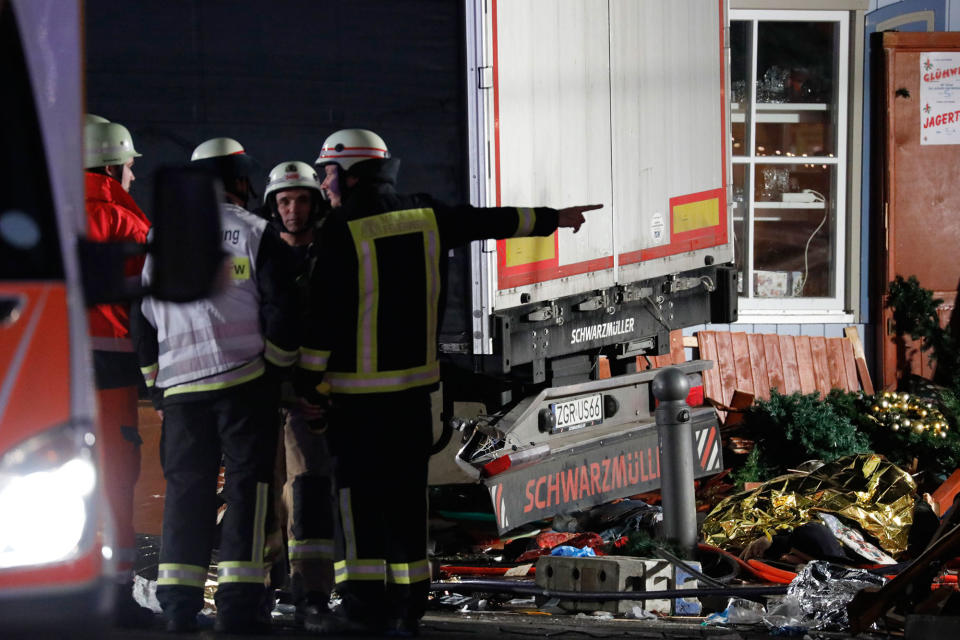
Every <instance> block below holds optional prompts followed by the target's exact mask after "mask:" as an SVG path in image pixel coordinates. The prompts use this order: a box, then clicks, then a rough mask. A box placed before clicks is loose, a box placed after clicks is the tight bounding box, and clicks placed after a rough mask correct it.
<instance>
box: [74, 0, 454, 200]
mask: <svg viewBox="0 0 960 640" xmlns="http://www.w3.org/2000/svg"><path fill="white" fill-rule="evenodd" d="M85 6H86V65H87V66H86V69H87V109H88V111H89V112H91V113H95V114H98V115H101V116H104V117H106V118H108V119H110V120H114V121H116V122H119V123H121V124H124V125H125V126H127V128H129V129H130V131H131V133H132V134H133V138H134V144H135V146H136V148H137V151H139V152H140V153H142V154H143V157H142V158H139V159H137V161H136V166H135V169H134V171H135V173H136V175H137V181H136V183H135V184H134V186H133V188H132V190H131V192H132V194H133V196H134V198H135V199H136V200H137V201H138V203H139V204H140V205H141V206H142V207H143V208H144V210H145V211H147V212H148V214H149V210H150V207H151V200H152V184H151V174H152V173H153V170H154V169H156V167H157V166H159V165H160V164H166V163H181V162H184V161H187V160H189V157H190V154H191V152H192V151H193V148H194V147H195V146H196V145H197V144H199V143H200V142H202V141H203V140H206V139H207V138H211V137H214V136H228V137H231V138H235V139H237V140H239V141H240V143H241V144H243V145H244V147H245V148H246V150H247V152H248V153H250V154H251V155H253V156H254V157H255V158H256V159H257V160H258V161H259V162H260V164H261V165H262V175H261V176H260V177H259V180H257V181H255V183H254V184H255V186H256V188H257V191H258V193H259V194H261V196H262V193H263V183H264V182H265V178H266V173H267V172H268V171H269V170H270V169H271V168H272V167H273V166H274V165H276V164H277V163H279V162H283V161H286V160H303V161H305V162H308V163H310V164H312V163H313V161H314V160H315V159H316V157H317V154H318V152H319V151H320V146H321V144H322V143H323V140H324V139H325V138H326V137H327V135H329V134H330V133H332V132H333V131H335V130H337V129H340V128H344V127H362V128H367V129H372V130H374V131H376V132H377V133H379V134H380V135H381V136H382V137H383V138H384V139H385V140H386V142H387V145H388V147H389V148H390V151H391V153H392V154H393V155H394V156H396V157H399V158H401V159H402V165H401V172H400V183H399V188H400V190H401V191H408V192H413V191H425V192H429V193H432V194H433V195H434V196H436V197H438V198H440V199H443V200H447V201H463V200H466V198H467V188H466V185H467V182H466V177H467V176H466V169H465V167H466V162H465V158H466V117H465V113H466V107H465V92H466V89H465V78H466V71H465V64H466V63H465V58H464V37H463V30H464V27H463V20H464V17H463V5H462V3H461V2H457V1H455V0H330V1H327V0H271V1H269V2H267V1H255V0H137V2H130V3H124V2H122V3H118V2H116V1H115V0H87V2H86V5H85ZM257 204H259V203H257Z"/></svg>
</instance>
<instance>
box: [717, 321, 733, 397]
mask: <svg viewBox="0 0 960 640" xmlns="http://www.w3.org/2000/svg"><path fill="white" fill-rule="evenodd" d="M716 338H717V365H718V366H719V367H720V387H721V389H723V398H722V399H721V402H723V404H729V403H730V399H731V398H733V390H734V389H736V388H737V370H736V365H735V363H734V356H733V341H732V340H731V339H730V332H729V331H718V332H717V333H716Z"/></svg>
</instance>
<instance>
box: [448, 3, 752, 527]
mask: <svg viewBox="0 0 960 640" xmlns="http://www.w3.org/2000/svg"><path fill="white" fill-rule="evenodd" d="M467 14H468V15H467V40H468V47H467V59H468V66H469V73H470V75H469V77H470V79H471V80H470V82H469V84H470V90H469V91H470V98H469V100H468V110H469V118H470V122H471V128H470V143H471V149H472V153H471V159H470V163H471V164H470V175H471V178H472V182H471V196H472V201H473V202H474V203H475V204H478V205H489V206H494V205H500V204H501V203H502V204H505V205H522V206H526V205H530V206H532V205H547V206H564V205H568V204H570V203H595V202H600V203H603V204H604V208H603V209H602V210H599V211H595V212H590V213H588V214H587V216H588V219H587V224H586V225H585V226H584V227H583V228H582V229H581V230H580V232H579V233H578V234H576V235H574V234H573V233H572V232H571V231H570V230H566V229H564V230H560V231H559V232H558V233H556V234H554V235H553V236H551V237H549V238H530V239H527V238H524V239H511V240H501V241H486V242H476V243H474V244H473V246H472V247H471V248H470V250H469V259H468V260H464V263H465V264H468V265H469V266H468V268H465V269H464V273H462V274H460V277H459V278H458V277H456V274H451V278H450V287H449V288H450V293H449V295H448V307H447V314H448V317H447V319H446V323H445V326H446V327H447V330H446V331H445V332H444V334H443V339H442V340H441V345H440V348H441V351H442V353H444V354H445V360H446V366H445V369H444V375H443V398H444V399H443V407H444V408H443V420H444V422H445V425H446V426H447V427H453V428H454V429H457V430H459V431H460V432H461V433H462V436H461V437H460V438H457V439H456V440H458V441H457V442H454V443H451V444H446V443H441V444H445V445H446V447H447V448H446V449H445V450H444V451H445V453H444V454H443V455H442V456H439V457H440V458H441V460H440V463H441V464H442V462H443V458H445V457H446V458H448V457H449V456H450V455H451V454H452V455H455V462H456V465H455V466H453V467H452V468H453V469H455V472H452V473H450V472H442V471H438V470H436V469H435V470H433V471H432V479H433V480H432V481H433V482H434V483H436V484H440V483H453V482H464V481H468V482H469V481H474V482H482V483H483V484H484V485H486V487H487V489H488V491H489V493H490V498H491V502H492V506H493V511H494V514H495V516H496V520H497V527H498V529H499V531H500V532H501V533H505V532H507V531H510V530H511V529H514V528H515V527H517V526H519V525H522V524H524V523H527V522H531V521H534V520H539V519H542V518H545V517H549V516H552V515H556V514H557V513H561V512H571V511H576V510H580V509H583V508H586V507H589V506H591V505H596V504H600V503H603V502H607V501H609V500H611V499H614V498H617V497H622V496H627V495H632V494H636V493H640V492H643V491H647V490H650V489H655V488H657V487H659V478H660V466H659V465H660V462H659V457H658V444H657V432H656V428H655V423H654V418H653V409H654V400H653V398H652V396H651V394H650V390H649V387H650V385H649V383H650V381H651V380H652V379H653V377H654V375H655V374H656V373H657V372H656V371H642V372H637V371H636V368H635V362H636V357H637V356H643V355H651V354H653V355H657V354H664V353H667V352H668V351H669V333H670V331H671V330H674V329H680V328H683V327H688V326H693V325H697V324H703V323H710V322H716V323H723V322H733V321H735V320H736V316H737V305H736V302H737V292H736V269H735V267H734V266H733V224H732V218H731V209H730V202H731V199H730V181H731V178H730V175H731V171H730V128H729V124H728V123H729V121H730V118H729V104H728V102H729V101H728V100H727V98H726V93H727V92H726V89H727V84H728V83H727V79H726V78H727V67H728V64H727V54H728V43H727V26H728V21H727V7H726V2H725V1H724V0H609V1H599V0H476V2H475V3H472V4H471V5H470V9H468V12H467ZM474 78H475V82H474V81H473V79H474ZM458 295H459V296H460V298H459V299H458V298H457V296H458ZM458 322H459V323H460V325H461V327H460V328H461V329H462V331H460V332H459V333H457V332H456V331H450V330H449V327H450V326H451V325H452V326H454V327H456V326H457V323H458ZM451 336H454V337H453V338H451ZM456 336H460V338H459V339H457V338H456ZM600 356H606V357H607V358H608V361H609V362H610V363H611V364H612V370H613V373H614V375H613V377H611V378H609V379H596V378H597V376H596V375H595V371H596V369H597V362H598V358H599V357H600ZM682 366H683V369H684V371H685V372H686V373H687V374H688V376H689V378H690V381H691V387H697V386H698V385H700V384H701V382H700V380H701V378H700V375H699V373H698V372H699V371H702V370H703V369H704V368H705V367H707V366H710V365H709V363H703V362H692V363H687V364H685V365H682ZM471 414H472V415H471ZM692 428H693V429H694V435H695V442H696V451H691V455H692V456H694V457H695V459H696V464H695V466H694V468H695V469H696V470H697V475H698V477H702V476H705V475H709V474H712V473H715V472H717V471H719V470H720V469H721V465H722V459H721V455H720V442H719V440H720V439H719V432H718V427H717V421H716V416H715V412H714V411H713V409H712V408H699V409H695V410H694V414H693V419H692ZM448 433H449V431H448ZM454 451H455V454H454V453H453V452H454Z"/></svg>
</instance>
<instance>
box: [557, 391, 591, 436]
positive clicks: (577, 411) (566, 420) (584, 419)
mask: <svg viewBox="0 0 960 640" xmlns="http://www.w3.org/2000/svg"><path fill="white" fill-rule="evenodd" d="M550 408H551V409H553V415H554V417H555V418H556V419H557V423H556V426H554V428H553V432H554V433H556V432H558V431H569V430H571V429H579V428H581V427H589V426H590V425H594V424H600V423H601V422H603V394H600V393H595V394H594V395H592V396H584V397H583V398H574V399H573V400H567V401H565V402H557V403H556V404H551V405H550Z"/></svg>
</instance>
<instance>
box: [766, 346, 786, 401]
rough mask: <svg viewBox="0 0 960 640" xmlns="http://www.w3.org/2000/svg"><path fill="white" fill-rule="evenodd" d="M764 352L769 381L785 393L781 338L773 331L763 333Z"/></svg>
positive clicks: (771, 385) (773, 386) (772, 386)
mask: <svg viewBox="0 0 960 640" xmlns="http://www.w3.org/2000/svg"><path fill="white" fill-rule="evenodd" d="M763 352H764V357H765V358H766V360H767V381H768V383H769V384H770V387H771V388H773V389H776V390H777V391H779V392H780V393H784V390H785V389H786V387H785V386H784V380H783V361H782V360H781V359H780V339H779V336H777V335H776V334H773V333H765V334H763Z"/></svg>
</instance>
